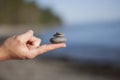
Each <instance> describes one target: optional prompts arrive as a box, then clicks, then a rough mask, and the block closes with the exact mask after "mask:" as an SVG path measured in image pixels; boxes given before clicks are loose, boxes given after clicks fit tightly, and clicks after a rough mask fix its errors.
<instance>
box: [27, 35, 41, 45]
mask: <svg viewBox="0 0 120 80" xmlns="http://www.w3.org/2000/svg"><path fill="white" fill-rule="evenodd" d="M29 41H30V42H32V45H33V46H35V47H38V46H39V45H40V43H41V39H40V38H37V37H35V36H33V37H31V38H30V39H29Z"/></svg>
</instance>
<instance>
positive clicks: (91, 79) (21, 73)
mask: <svg viewBox="0 0 120 80" xmlns="http://www.w3.org/2000/svg"><path fill="white" fill-rule="evenodd" d="M119 73H120V69H112V68H108V67H106V68H105V67H104V68H98V67H89V66H85V65H75V64H71V63H69V62H66V61H54V60H49V59H33V60H15V61H6V62H0V80H120V76H119Z"/></svg>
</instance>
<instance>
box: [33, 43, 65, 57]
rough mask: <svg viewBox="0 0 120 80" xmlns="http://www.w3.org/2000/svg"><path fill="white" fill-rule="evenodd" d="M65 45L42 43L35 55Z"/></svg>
mask: <svg viewBox="0 0 120 80" xmlns="http://www.w3.org/2000/svg"><path fill="white" fill-rule="evenodd" d="M64 47H66V44H65V43H60V44H49V45H42V46H40V47H38V48H36V49H35V52H34V53H35V55H39V54H43V53H45V52H48V51H51V50H55V49H58V48H64Z"/></svg>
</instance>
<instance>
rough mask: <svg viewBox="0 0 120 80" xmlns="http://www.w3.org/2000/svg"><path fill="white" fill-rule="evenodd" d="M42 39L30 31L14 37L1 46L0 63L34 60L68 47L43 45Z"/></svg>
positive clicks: (61, 44) (63, 45)
mask: <svg viewBox="0 0 120 80" xmlns="http://www.w3.org/2000/svg"><path fill="white" fill-rule="evenodd" d="M40 43H41V39H39V38H37V37H35V36H34V34H33V31H32V30H29V31H27V32H25V33H23V34H20V35H14V36H12V37H10V38H8V39H7V40H5V42H4V43H3V44H2V45H1V46H0V61H6V60H25V59H32V58H34V57H36V56H38V55H40V54H44V53H46V52H48V51H51V50H55V49H58V48H64V47H66V44H65V43H60V44H45V45H41V46H40Z"/></svg>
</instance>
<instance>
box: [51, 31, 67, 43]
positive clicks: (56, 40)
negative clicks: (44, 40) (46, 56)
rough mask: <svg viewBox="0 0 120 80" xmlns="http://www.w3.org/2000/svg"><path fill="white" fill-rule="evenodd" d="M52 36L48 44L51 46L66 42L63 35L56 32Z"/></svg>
mask: <svg viewBox="0 0 120 80" xmlns="http://www.w3.org/2000/svg"><path fill="white" fill-rule="evenodd" d="M53 36H54V37H53V38H51V39H50V42H51V43H53V44H57V43H65V42H66V41H67V40H66V38H65V37H64V34H63V33H60V32H56V34H54V35H53Z"/></svg>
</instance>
